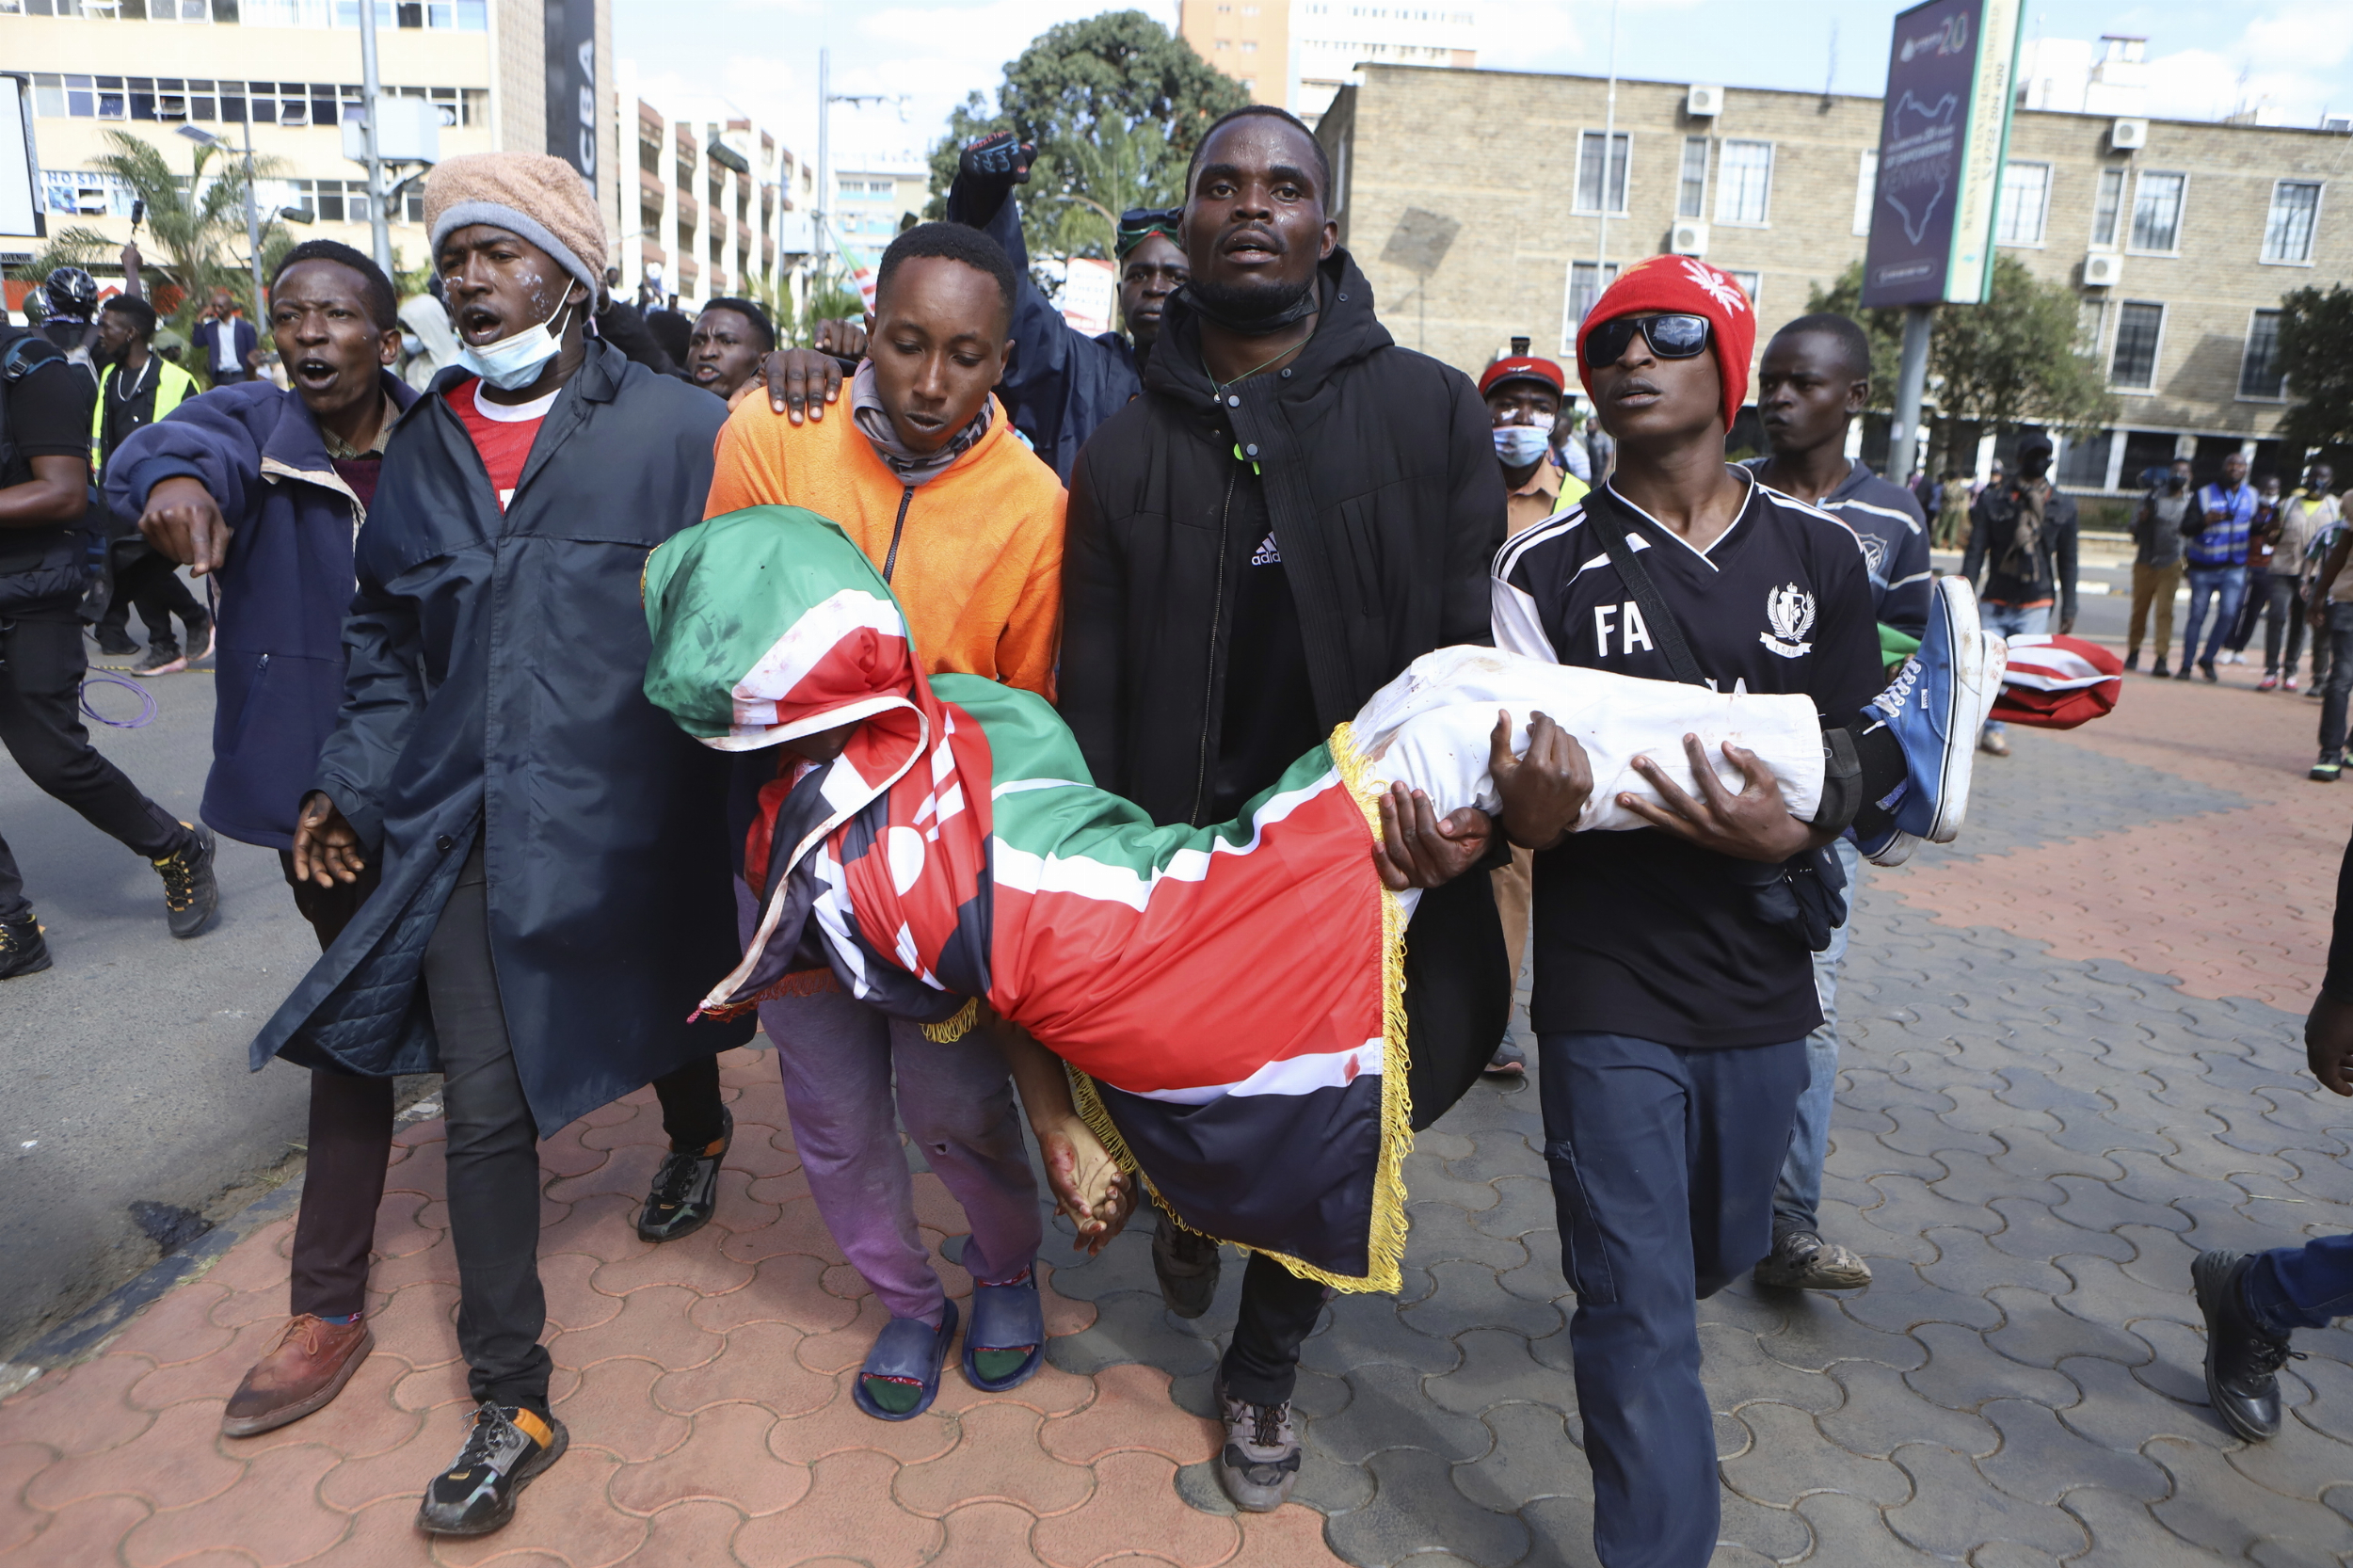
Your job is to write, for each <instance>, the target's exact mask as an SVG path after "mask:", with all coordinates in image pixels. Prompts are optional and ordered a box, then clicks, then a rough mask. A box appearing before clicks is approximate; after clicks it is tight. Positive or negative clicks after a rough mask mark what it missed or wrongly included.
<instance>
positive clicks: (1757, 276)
mask: <svg viewBox="0 0 2353 1568" xmlns="http://www.w3.org/2000/svg"><path fill="white" fill-rule="evenodd" d="M1727 276H1729V277H1730V278H1731V279H1732V280H1733V281H1734V282H1736V283H1737V284H1739V285H1740V292H1741V293H1742V294H1745V295H1747V296H1749V309H1751V310H1752V311H1753V310H1754V309H1755V308H1756V291H1757V290H1758V289H1759V288H1761V287H1763V286H1764V282H1765V275H1764V274H1763V273H1761V272H1734V273H1729V274H1727Z"/></svg>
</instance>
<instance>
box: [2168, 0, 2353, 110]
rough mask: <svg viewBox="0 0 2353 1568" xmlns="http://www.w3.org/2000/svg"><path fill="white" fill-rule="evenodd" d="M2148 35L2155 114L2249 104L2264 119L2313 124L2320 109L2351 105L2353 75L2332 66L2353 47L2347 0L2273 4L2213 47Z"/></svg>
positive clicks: (2246, 106)
mask: <svg viewBox="0 0 2353 1568" xmlns="http://www.w3.org/2000/svg"><path fill="white" fill-rule="evenodd" d="M2150 42H2151V53H2150V59H2149V107H2150V110H2151V112H2152V113H2153V114H2157V115H2161V116H2166V117H2169V118H2177V119H2195V120H2217V119H2220V118H2221V117H2222V116H2224V115H2228V114H2235V113H2238V112H2240V111H2242V110H2247V109H2253V110H2256V111H2258V112H2259V113H2260V114H2261V116H2262V119H2263V121H2264V123H2265V124H2275V125H2304V126H2312V125H2317V124H2318V123H2319V122H2320V117H2321V113H2322V111H2323V110H2324V109H2334V110H2336V111H2337V112H2340V113H2342V112H2345V111H2346V110H2348V109H2353V82H2348V81H2347V80H2346V76H2345V72H2343V71H2342V70H2337V69H2333V68H2336V67H2339V66H2341V65H2342V64H2343V63H2344V61H2345V58H2346V56H2348V55H2353V6H2347V5H2345V4H2344V3H2343V0H2325V3H2315V0H2298V3H2296V4H2291V5H2275V6H2272V7H2270V8H2266V9H2265V11H2264V12H2263V13H2262V14H2260V15H2258V16H2256V17H2254V18H2253V19H2251V20H2250V21H2249V22H2248V23H2247V24H2246V25H2245V27H2244V28H2243V29H2242V30H2241V31H2240V33H2239V35H2238V37H2237V38H2236V39H2235V40H2233V41H2232V42H2230V43H2228V44H2226V45H2224V46H2222V47H2221V48H2219V49H2216V48H2191V49H2177V50H2173V51H2171V52H2166V51H2165V50H2164V47H2163V46H2164V40H2163V38H2162V37H2158V38H2153V39H2152V40H2150Z"/></svg>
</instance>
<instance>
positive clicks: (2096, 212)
mask: <svg viewBox="0 0 2353 1568" xmlns="http://www.w3.org/2000/svg"><path fill="white" fill-rule="evenodd" d="M2123 208H2124V171H2123V170H2122V169H2121V168H2104V169H2102V170H2101V171H2100V194H2099V196H2098V198H2097V199H2096V200H2094V201H2093V202H2092V204H2091V243H2092V244H2094V245H2098V246H2106V247H2113V246H2114V245H2115V244H2116V220H2117V216H2118V215H2119V214H2120V213H2121V212H2122V211H2123Z"/></svg>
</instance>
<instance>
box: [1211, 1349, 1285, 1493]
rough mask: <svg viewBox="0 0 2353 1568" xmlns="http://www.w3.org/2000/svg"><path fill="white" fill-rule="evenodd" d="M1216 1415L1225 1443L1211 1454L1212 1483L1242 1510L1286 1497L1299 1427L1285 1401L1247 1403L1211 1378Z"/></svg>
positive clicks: (1222, 1379)
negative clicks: (1222, 1424)
mask: <svg viewBox="0 0 2353 1568" xmlns="http://www.w3.org/2000/svg"><path fill="white" fill-rule="evenodd" d="M1217 1408H1218V1414H1219V1415H1220V1416H1224V1417H1225V1448H1223V1449H1222V1450H1220V1452H1219V1454H1218V1458H1217V1479H1218V1483H1219V1484H1220V1485H1222V1486H1224V1487H1225V1495H1226V1496H1229V1497H1231V1498H1233V1499H1234V1506H1235V1507H1236V1508H1239V1509H1241V1511H1242V1512H1245V1513H1272V1512H1274V1511H1275V1510H1276V1509H1278V1508H1281V1507H1282V1506H1283V1504H1284V1503H1285V1502H1287V1501H1288V1500H1289V1497H1290V1495H1291V1482H1293V1481H1295V1480H1298V1479H1299V1431H1298V1429H1297V1428H1295V1427H1293V1426H1292V1425H1291V1404H1290V1401H1289V1400H1284V1401H1283V1402H1282V1403H1281V1404H1251V1403H1249V1402H1248V1401H1247V1400H1237V1399H1234V1398H1233V1397H1231V1396H1230V1395H1228V1394H1227V1393H1226V1392H1225V1373H1224V1372H1220V1373H1219V1374H1218V1378H1217Z"/></svg>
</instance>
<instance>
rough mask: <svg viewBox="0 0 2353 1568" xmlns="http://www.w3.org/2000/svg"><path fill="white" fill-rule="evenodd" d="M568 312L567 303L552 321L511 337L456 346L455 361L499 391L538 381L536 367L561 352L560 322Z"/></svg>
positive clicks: (511, 389)
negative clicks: (473, 344)
mask: <svg viewBox="0 0 2353 1568" xmlns="http://www.w3.org/2000/svg"><path fill="white" fill-rule="evenodd" d="M570 310H571V306H570V305H569V304H567V305H565V306H564V308H563V309H562V310H559V311H557V312H555V317H554V319H553V320H552V321H542V322H539V323H537V324H536V325H535V326H531V327H526V328H523V329H522V330H521V331H520V332H518V333H516V334H515V335H514V336H513V337H510V338H501V339H499V341H498V342H496V343H486V344H483V345H482V346H481V347H480V348H475V347H472V346H471V345H470V344H462V343H461V344H458V347H457V362H458V363H459V364H461V365H464V366H465V367H466V368H467V369H468V370H471V371H472V372H473V373H474V374H475V375H476V376H481V377H482V378H483V380H485V381H487V382H488V383H489V384H490V385H491V386H494V387H496V388H497V389H498V390H499V391H501V392H516V391H519V390H520V389H521V388H524V387H527V386H529V385H531V383H533V382H534V381H536V380H537V379H538V378H539V367H540V366H541V365H544V364H546V363H547V362H548V361H549V360H552V359H554V358H555V357H556V355H558V354H559V353H561V352H563V349H564V328H563V325H562V324H563V320H564V317H565V315H566V314H567V313H568V312H570Z"/></svg>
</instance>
